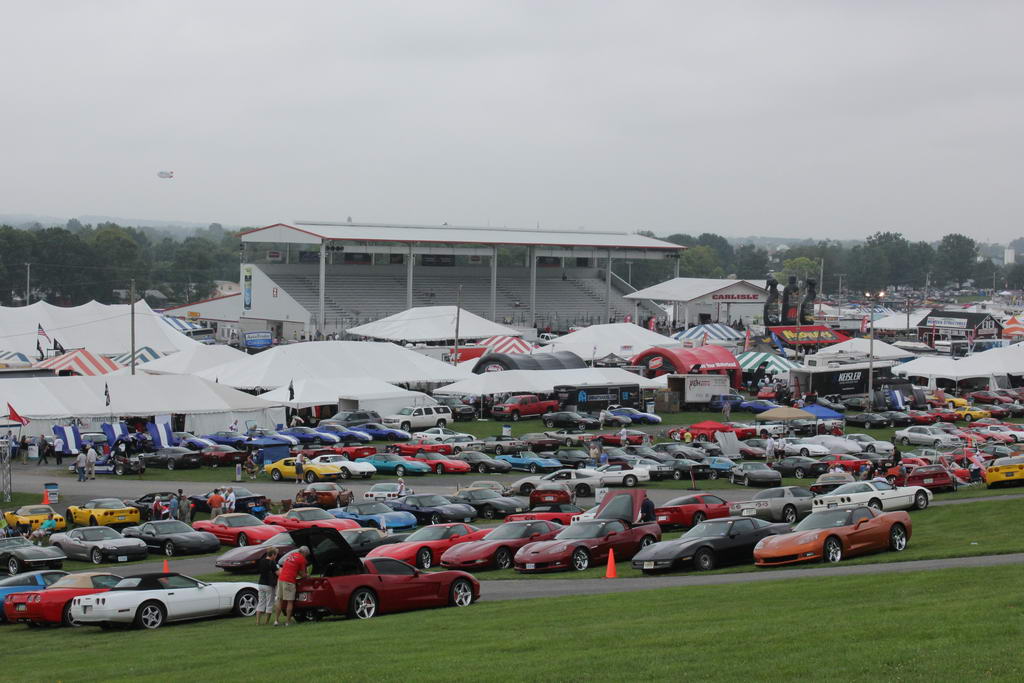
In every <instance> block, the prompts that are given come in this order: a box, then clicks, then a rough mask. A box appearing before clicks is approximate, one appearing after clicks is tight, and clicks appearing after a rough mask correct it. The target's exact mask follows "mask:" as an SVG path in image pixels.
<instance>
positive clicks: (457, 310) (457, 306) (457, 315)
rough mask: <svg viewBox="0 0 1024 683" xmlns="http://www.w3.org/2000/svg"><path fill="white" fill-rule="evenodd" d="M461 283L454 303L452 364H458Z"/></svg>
mask: <svg viewBox="0 0 1024 683" xmlns="http://www.w3.org/2000/svg"><path fill="white" fill-rule="evenodd" d="M461 314H462V285H459V297H458V299H457V303H456V304H455V355H454V356H453V357H452V365H458V364H459V319H460V318H461V317H462V315H461Z"/></svg>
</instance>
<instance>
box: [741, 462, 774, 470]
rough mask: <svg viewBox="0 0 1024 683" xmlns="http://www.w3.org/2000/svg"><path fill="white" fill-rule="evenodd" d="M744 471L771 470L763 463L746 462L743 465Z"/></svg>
mask: <svg viewBox="0 0 1024 683" xmlns="http://www.w3.org/2000/svg"><path fill="white" fill-rule="evenodd" d="M743 469H745V470H770V469H771V468H770V467H768V465H765V464H764V463H763V462H745V463H743Z"/></svg>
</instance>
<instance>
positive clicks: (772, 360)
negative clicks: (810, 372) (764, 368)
mask: <svg viewBox="0 0 1024 683" xmlns="http://www.w3.org/2000/svg"><path fill="white" fill-rule="evenodd" d="M736 360H737V362H739V364H740V368H741V369H742V370H743V372H753V371H754V370H756V369H757V368H758V366H760V365H761V363H768V370H770V371H772V372H775V373H778V374H783V373H787V372H789V371H790V370H792V369H793V368H798V367H800V366H799V365H797V364H796V363H794V362H793V361H791V360H789V359H788V358H783V357H782V356H779V355H778V354H774V353H768V352H767V351H746V352H744V353H740V354H737V355H736Z"/></svg>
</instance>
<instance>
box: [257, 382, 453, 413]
mask: <svg viewBox="0 0 1024 683" xmlns="http://www.w3.org/2000/svg"><path fill="white" fill-rule="evenodd" d="M292 388H293V389H294V391H295V395H294V398H289V395H290V392H289V389H288V387H287V386H284V387H278V388H277V389H273V390H272V391H268V392H266V393H263V394H260V398H263V399H266V400H268V401H270V402H272V403H280V404H283V405H286V406H289V407H291V408H311V407H313V406H324V405H338V404H339V403H340V404H342V405H341V406H339V407H349V408H352V409H355V408H362V409H364V410H376V411H377V412H378V413H380V414H381V415H387V414H390V413H395V412H398V411H399V410H401V409H402V408H404V407H406V406H432V405H435V404H436V403H437V401H435V400H434V399H432V398H431V397H429V396H427V395H426V394H424V393H422V392H419V391H408V390H406V389H402V388H400V387H396V386H395V385H393V384H389V383H387V382H385V381H383V380H379V379H374V378H373V377H346V378H339V379H329V378H315V379H301V380H298V381H296V382H295V383H294V384H293V385H292Z"/></svg>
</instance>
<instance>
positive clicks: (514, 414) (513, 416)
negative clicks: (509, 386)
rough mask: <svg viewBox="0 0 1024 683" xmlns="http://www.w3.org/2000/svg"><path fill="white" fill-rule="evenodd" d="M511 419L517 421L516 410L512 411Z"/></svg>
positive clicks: (517, 414)
mask: <svg viewBox="0 0 1024 683" xmlns="http://www.w3.org/2000/svg"><path fill="white" fill-rule="evenodd" d="M512 421H513V422H519V413H518V412H516V411H512Z"/></svg>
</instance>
